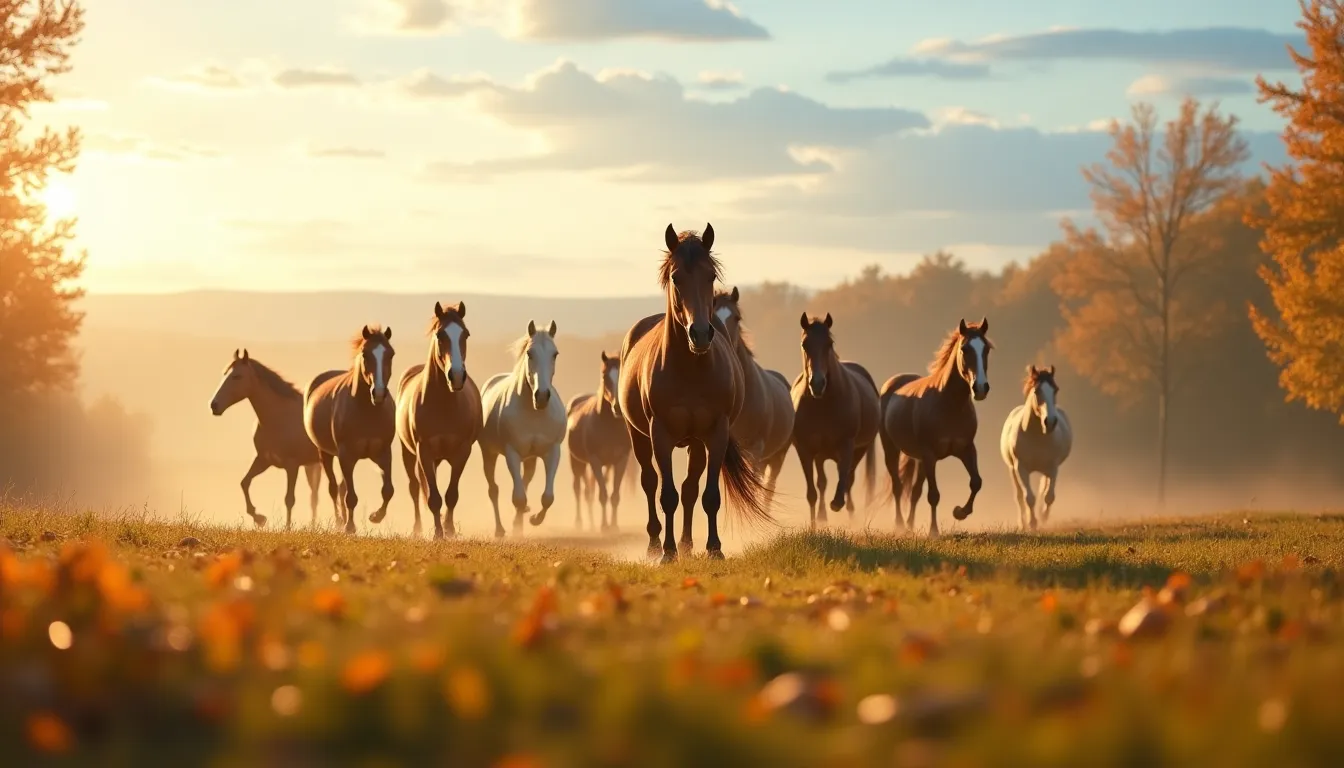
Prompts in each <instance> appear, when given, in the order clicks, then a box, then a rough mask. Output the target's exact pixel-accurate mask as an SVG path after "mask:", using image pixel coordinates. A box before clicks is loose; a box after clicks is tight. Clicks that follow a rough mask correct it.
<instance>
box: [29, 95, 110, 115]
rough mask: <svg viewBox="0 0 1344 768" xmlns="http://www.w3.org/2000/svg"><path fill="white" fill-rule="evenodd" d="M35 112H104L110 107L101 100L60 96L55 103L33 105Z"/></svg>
mask: <svg viewBox="0 0 1344 768" xmlns="http://www.w3.org/2000/svg"><path fill="white" fill-rule="evenodd" d="M33 108H34V110H36V111H49V112H106V111H107V110H108V109H110V108H111V105H110V104H108V103H107V102H106V101H103V100H102V99H89V98H84V97H82V96H61V97H58V98H57V99H56V100H55V101H48V102H43V103H39V104H34V105H33Z"/></svg>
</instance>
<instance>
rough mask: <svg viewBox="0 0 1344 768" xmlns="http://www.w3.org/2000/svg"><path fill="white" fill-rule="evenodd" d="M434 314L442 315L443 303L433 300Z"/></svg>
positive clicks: (436, 315)
mask: <svg viewBox="0 0 1344 768" xmlns="http://www.w3.org/2000/svg"><path fill="white" fill-rule="evenodd" d="M434 316H435V317H443V305H442V304H440V303H439V302H437V301H436V302H434Z"/></svg>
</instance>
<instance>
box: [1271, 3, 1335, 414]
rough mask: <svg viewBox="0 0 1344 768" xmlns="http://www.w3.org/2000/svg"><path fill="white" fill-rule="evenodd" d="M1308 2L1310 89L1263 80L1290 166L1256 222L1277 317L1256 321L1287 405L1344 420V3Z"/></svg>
mask: <svg viewBox="0 0 1344 768" xmlns="http://www.w3.org/2000/svg"><path fill="white" fill-rule="evenodd" d="M1299 5H1301V7H1302V19H1301V21H1299V22H1298V26H1299V27H1300V28H1301V29H1302V30H1303V31H1305V32H1306V39H1307V47H1308V48H1309V49H1310V54H1305V53H1300V52H1298V51H1296V50H1292V49H1290V52H1291V54H1292V57H1293V60H1294V61H1295V62H1296V63H1297V67H1298V69H1299V70H1300V71H1301V74H1302V87H1301V88H1300V89H1294V88H1290V87H1289V86H1287V85H1284V84H1283V83H1281V82H1276V83H1273V84H1271V83H1269V82H1267V81H1266V80H1265V79H1264V78H1263V77H1258V78H1256V85H1257V86H1259V88H1260V101H1261V102H1268V103H1269V104H1270V105H1271V106H1272V107H1273V109H1274V111H1275V112H1278V113H1279V114H1280V115H1282V116H1283V117H1285V118H1287V120H1288V125H1287V126H1286V128H1285V129H1284V132H1283V138H1284V143H1285V144H1286V145H1287V150H1288V156H1289V158H1290V162H1289V163H1288V164H1287V165H1286V166H1284V167H1281V168H1274V169H1271V172H1270V179H1269V185H1268V189H1267V191H1266V198H1267V206H1266V207H1267V211H1265V212H1264V213H1263V214H1252V216H1251V220H1252V221H1253V223H1255V224H1256V225H1258V226H1259V227H1260V228H1262V229H1263V231H1264V238H1263V239H1262V240H1261V247H1262V248H1264V250H1265V252H1266V253H1268V254H1270V255H1271V256H1272V257H1273V259H1274V265H1273V268H1271V267H1265V268H1263V269H1262V270H1261V277H1262V278H1263V279H1264V281H1265V283H1266V284H1267V285H1268V286H1269V290H1270V297H1271V299H1272V302H1273V305H1274V309H1275V310H1277V313H1276V314H1277V316H1276V315H1275V314H1273V313H1265V312H1261V311H1258V310H1256V309H1255V308H1252V310H1251V320H1252V322H1253V324H1254V326H1255V331H1256V333H1257V334H1258V335H1259V336H1260V338H1261V340H1263V341H1264V343H1265V346H1266V348H1267V350H1268V352H1269V357H1270V359H1271V360H1273V361H1274V362H1275V363H1276V364H1277V365H1279V366H1280V368H1281V371H1280V374H1279V384H1280V386H1281V387H1283V389H1284V390H1285V391H1286V392H1287V396H1288V399H1289V400H1301V401H1303V402H1305V403H1306V404H1307V405H1308V406H1310V407H1312V408H1317V409H1320V410H1324V411H1329V412H1331V413H1334V414H1337V415H1339V417H1340V419H1341V421H1344V7H1342V6H1344V4H1341V3H1340V2H1338V1H1337V0H1315V1H1314V2H1311V3H1310V4H1308V3H1306V2H1302V3H1299Z"/></svg>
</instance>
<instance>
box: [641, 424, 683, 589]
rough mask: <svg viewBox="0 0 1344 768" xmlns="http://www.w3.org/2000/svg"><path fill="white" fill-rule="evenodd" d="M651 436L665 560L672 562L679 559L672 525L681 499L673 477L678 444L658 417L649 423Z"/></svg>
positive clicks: (665, 561)
mask: <svg viewBox="0 0 1344 768" xmlns="http://www.w3.org/2000/svg"><path fill="white" fill-rule="evenodd" d="M649 431H650V432H652V433H653V434H652V435H651V436H650V438H651V442H652V443H653V460H654V463H655V464H657V465H658V482H659V485H660V486H661V487H660V489H659V492H658V502H659V504H660V505H661V506H662V508H663V521H664V523H665V527H664V529H663V562H664V563H670V562H673V561H675V560H676V559H677V542H676V540H675V539H673V538H672V525H673V523H674V522H676V517H677V502H679V501H680V500H681V499H680V497H679V496H678V495H677V484H676V482H675V481H674V480H673V478H672V449H673V448H675V447H676V444H675V443H674V442H673V441H672V436H671V435H669V434H667V430H666V429H665V428H664V427H663V425H662V424H661V423H659V422H658V420H657V419H653V420H652V421H651V422H650V424H649Z"/></svg>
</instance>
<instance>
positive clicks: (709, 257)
mask: <svg viewBox="0 0 1344 768" xmlns="http://www.w3.org/2000/svg"><path fill="white" fill-rule="evenodd" d="M663 240H664V242H665V243H666V245H667V251H666V252H665V254H664V257H663V260H662V264H661V266H660V267H659V270H658V282H659V284H660V285H661V286H662V288H663V290H664V292H665V293H666V295H667V311H666V312H664V313H662V314H657V315H650V316H649V317H646V318H644V319H643V320H640V321H639V322H638V323H636V324H635V325H634V327H632V328H631V329H630V331H629V333H627V334H626V336H625V342H624V344H623V345H622V346H621V379H620V391H619V395H620V406H621V412H622V413H623V414H625V419H626V424H627V428H628V430H629V433H630V443H631V446H632V447H633V448H634V452H635V460H636V461H638V462H639V468H640V478H639V480H640V485H641V487H643V489H644V496H645V498H646V499H647V501H648V505H649V523H648V527H647V530H648V533H649V551H650V553H651V554H653V553H656V552H657V550H658V544H659V542H658V534H659V533H660V532H662V530H663V527H662V526H661V525H659V523H658V513H657V509H656V507H655V505H654V492H655V491H658V490H659V485H660V481H661V486H662V490H661V492H660V493H659V501H660V502H661V505H662V510H663V515H664V517H665V518H666V521H667V529H666V531H667V532H666V539H665V540H664V541H663V542H662V551H663V562H671V561H673V560H675V559H676V557H677V543H676V541H675V540H674V539H673V525H672V524H673V521H674V516H675V515H676V511H677V502H678V501H679V500H681V499H685V500H686V502H687V506H688V512H687V514H688V515H689V514H690V513H689V505H690V503H691V502H692V501H693V500H694V499H695V497H696V496H697V495H698V491H699V482H700V475H701V474H702V473H704V472H705V470H706V469H708V471H709V477H708V480H707V481H706V483H705V493H704V497H703V499H702V502H703V504H704V509H705V516H706V518H707V519H708V523H709V533H708V536H707V538H706V540H705V550H706V552H707V554H709V556H710V557H715V558H722V557H723V544H722V542H721V541H720V540H719V507H720V505H721V501H722V499H721V497H720V494H719V477H720V473H722V475H723V478H724V481H725V482H724V485H725V486H726V487H727V491H728V497H729V501H731V502H732V506H731V507H730V509H731V510H732V511H733V512H734V513H735V514H738V515H742V516H743V517H744V518H745V519H747V520H749V521H767V522H773V520H774V518H773V517H772V516H771V515H770V511H769V508H768V507H767V506H766V505H765V502H764V500H763V497H764V493H765V487H764V486H763V485H762V484H761V479H760V476H759V475H758V474H757V473H756V469H755V467H753V466H752V465H751V463H750V462H748V461H747V458H746V456H745V455H744V454H743V453H742V451H741V449H740V448H739V446H738V443H737V440H735V439H734V438H733V436H732V432H731V430H732V424H733V420H734V419H736V418H737V416H738V414H740V413H741V412H742V401H743V399H744V397H745V390H746V387H745V385H744V383H743V380H742V366H740V365H738V364H737V356H736V355H735V354H734V353H733V349H732V347H731V346H730V345H729V343H728V340H727V339H726V338H725V336H726V334H725V333H722V332H718V331H716V328H718V329H719V330H721V329H722V327H723V326H722V325H721V324H719V323H718V321H717V320H716V319H715V318H714V310H713V306H714V281H715V280H716V279H718V277H719V270H720V267H719V261H718V259H717V258H715V257H714V255H713V253H712V251H711V249H712V248H713V246H714V228H713V227H712V226H709V225H706V226H705V233H704V235H703V236H701V235H698V234H696V233H695V232H683V233H681V234H680V235H678V234H677V231H676V230H675V229H673V227H672V225H671V224H668V225H667V231H666V232H665V233H664V235H663ZM677 447H684V448H686V449H687V453H688V455H689V456H688V458H689V460H690V461H689V466H688V470H687V473H686V480H685V482H684V483H683V484H682V486H681V495H680V496H678V494H677V487H676V484H675V482H674V481H673V478H672V449H673V448H677ZM655 467H656V468H655ZM689 533H690V527H689V526H687V527H686V530H685V531H684V532H683V536H682V545H683V546H685V547H687V548H689V547H690V546H691V541H690V537H689V536H687V535H685V534H689Z"/></svg>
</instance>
